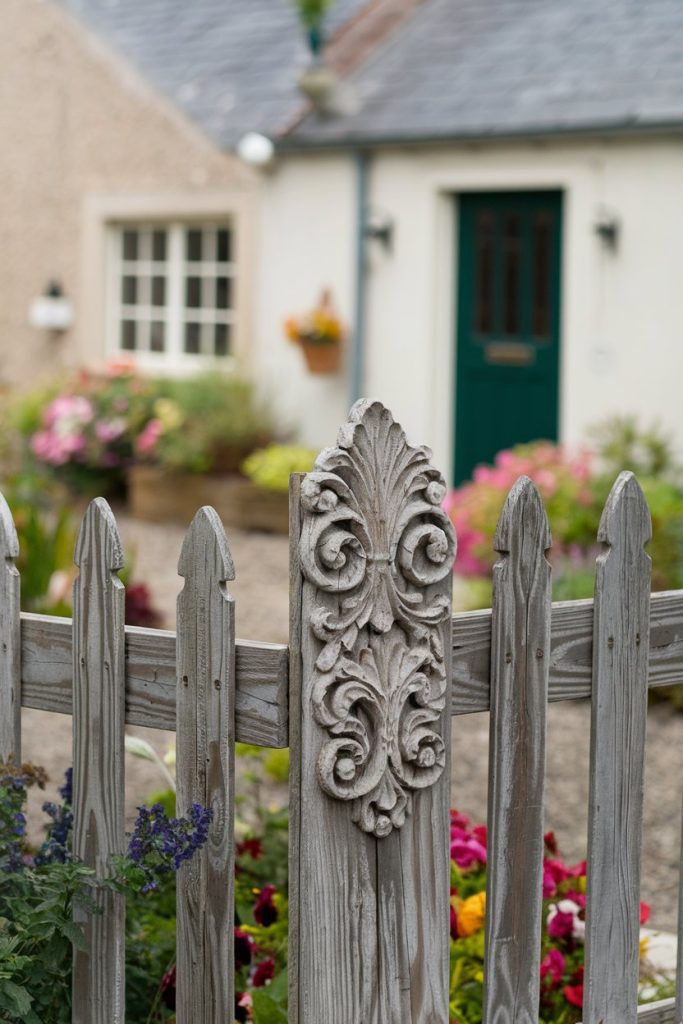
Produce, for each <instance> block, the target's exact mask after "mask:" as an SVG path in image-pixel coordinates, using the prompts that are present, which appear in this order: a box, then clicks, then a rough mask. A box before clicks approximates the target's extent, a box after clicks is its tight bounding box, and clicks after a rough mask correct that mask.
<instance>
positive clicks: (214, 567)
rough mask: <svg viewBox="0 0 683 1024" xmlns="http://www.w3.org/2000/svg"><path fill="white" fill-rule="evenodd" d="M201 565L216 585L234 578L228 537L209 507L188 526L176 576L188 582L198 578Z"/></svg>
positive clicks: (214, 511)
mask: <svg viewBox="0 0 683 1024" xmlns="http://www.w3.org/2000/svg"><path fill="white" fill-rule="evenodd" d="M200 553H201V555H200ZM202 563H203V564H204V567H205V570H206V574H207V576H209V577H213V578H214V579H215V580H216V582H218V583H227V582H228V581H230V580H234V578H235V566H234V563H233V560H232V555H231V554H230V548H229V547H228V538H227V537H226V535H225V530H224V529H223V523H222V522H221V519H220V516H219V515H218V513H217V512H216V510H215V508H212V506H211V505H204V506H203V507H202V508H200V509H199V511H198V512H197V513H196V515H195V517H194V519H193V520H192V522H191V523H190V526H189V528H188V531H187V533H186V534H185V539H184V541H183V546H182V548H181V551H180V558H179V559H178V575H179V576H182V577H184V578H186V579H190V578H192V577H193V576H196V575H197V571H198V568H199V566H200V564H202Z"/></svg>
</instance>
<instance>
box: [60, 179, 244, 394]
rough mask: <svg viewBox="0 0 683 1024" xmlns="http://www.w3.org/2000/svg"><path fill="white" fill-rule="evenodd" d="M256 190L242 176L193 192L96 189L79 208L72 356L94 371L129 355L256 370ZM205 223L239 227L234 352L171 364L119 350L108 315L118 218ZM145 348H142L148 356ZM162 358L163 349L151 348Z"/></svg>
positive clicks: (177, 370)
mask: <svg viewBox="0 0 683 1024" xmlns="http://www.w3.org/2000/svg"><path fill="white" fill-rule="evenodd" d="M256 201H257V190H256V189H255V188H254V186H253V183H250V182H241V183H240V184H239V185H237V184H236V186H235V187H233V188H230V187H229V188H216V187H202V188H196V189H193V190H191V191H188V190H187V189H179V188H170V189H167V190H162V191H140V192H90V193H87V194H86V195H85V196H84V199H83V205H82V208H81V230H82V239H83V245H82V248H81V270H80V288H79V295H80V298H79V302H78V308H77V317H76V322H75V330H74V361H75V362H76V363H78V364H80V365H84V366H88V367H90V368H91V369H93V370H98V369H102V368H104V366H105V365H106V364H107V363H108V362H111V361H112V360H113V361H121V360H122V359H131V357H132V359H131V361H133V362H134V364H135V366H136V367H137V368H138V369H139V370H140V372H142V373H149V374H163V375H164V376H186V375H190V374H192V373H197V372H201V371H202V370H203V369H206V368H208V367H211V368H215V369H220V370H222V371H224V372H226V373H231V372H239V373H241V374H245V375H249V374H250V373H251V372H253V363H254V352H253V347H252V344H251V338H252V322H253V309H252V303H253V288H254V243H255V237H254V235H255V228H256V219H255V218H256ZM175 222H179V223H183V224H200V223H207V224H208V223H217V222H220V223H224V222H228V223H229V224H230V225H231V226H232V231H233V253H232V258H233V262H234V263H235V265H236V267H237V276H236V278H235V287H234V288H233V293H234V294H233V296H232V309H233V313H234V317H235V323H234V328H233V331H234V337H233V338H232V348H231V356H230V357H219V358H218V359H213V360H211V359H210V358H208V357H207V358H204V357H201V356H196V355H195V356H186V358H184V359H179V360H177V361H174V362H171V360H170V359H166V360H165V361H164V357H163V356H162V360H161V361H160V360H159V358H153V359H151V360H149V359H146V358H141V354H140V353H138V354H136V353H130V352H129V353H126V352H125V350H122V349H120V347H119V345H118V339H117V338H116V336H115V335H114V334H113V328H112V318H111V314H110V310H111V303H112V296H113V295H114V294H115V287H116V282H115V281H114V280H112V275H113V270H112V258H111V254H110V247H111V245H112V244H113V243H112V241H111V238H112V236H111V232H110V227H111V226H112V225H120V224H131V225H133V224H152V223H154V224H158V225H163V224H170V223H175ZM144 355H146V354H144V353H143V354H142V356H144ZM152 356H157V353H152Z"/></svg>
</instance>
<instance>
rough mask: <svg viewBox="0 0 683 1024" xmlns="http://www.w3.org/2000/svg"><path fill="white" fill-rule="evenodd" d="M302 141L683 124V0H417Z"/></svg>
mask: <svg viewBox="0 0 683 1024" xmlns="http://www.w3.org/2000/svg"><path fill="white" fill-rule="evenodd" d="M348 84H349V85H350V86H351V87H352V88H353V90H354V91H355V94H356V95H355V102H356V104H357V107H358V109H357V112H355V113H353V114H350V115H347V116H345V117H341V118H334V119H328V120H325V119H323V118H321V117H319V116H315V115H311V116H309V117H307V118H306V119H305V120H304V121H303V122H302V123H301V124H300V125H299V126H298V127H297V128H296V129H295V130H294V132H293V134H292V138H291V141H292V142H296V143H299V144H317V145H320V144H340V143H347V144H349V143H350V142H353V141H355V142H358V141H367V140H372V141H373V142H377V141H382V140H384V141H389V140H391V141H400V140H427V139H458V138H460V139H462V138H470V137H473V138H481V137H484V138H485V137H491V136H494V137H495V136H515V135H536V134H554V133H557V132H582V131H600V130H605V129H611V130H621V131H623V130H637V129H643V128H648V127H655V126H657V127H659V126H667V125H674V124H675V125H677V126H681V125H683V0H425V3H423V4H422V5H421V6H419V7H418V8H417V9H416V10H415V11H414V12H413V14H412V16H411V17H410V18H408V19H407V20H406V21H404V22H403V23H402V24H401V25H400V27H399V28H398V29H397V30H396V31H395V33H394V34H393V35H392V36H391V37H389V38H388V39H387V40H385V42H384V43H383V44H380V46H379V47H378V49H377V50H376V51H375V53H374V54H373V56H372V57H371V58H370V59H369V60H368V61H366V62H365V63H364V64H363V65H362V66H361V67H360V68H359V69H358V70H357V71H356V72H355V73H352V74H351V75H350V76H349V80H348Z"/></svg>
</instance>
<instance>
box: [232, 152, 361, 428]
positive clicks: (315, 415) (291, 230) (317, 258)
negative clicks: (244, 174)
mask: <svg viewBox="0 0 683 1024" xmlns="http://www.w3.org/2000/svg"><path fill="white" fill-rule="evenodd" d="M355 223H356V208H355V192H354V170H353V163H352V160H351V158H350V157H349V156H347V155H344V156H322V157H319V156H308V157H303V158H298V157H297V158H294V157H288V158H286V159H282V160H280V161H279V163H278V164H277V165H276V167H275V168H274V169H273V170H272V171H270V172H269V173H268V175H267V176H266V177H265V178H264V180H263V188H262V194H261V204H260V212H259V231H258V249H257V252H258V262H259V267H260V274H259V277H258V282H257V292H256V307H257V315H256V334H255V337H254V354H253V363H252V365H253V366H254V368H255V369H256V370H257V371H258V372H257V377H258V379H259V380H261V381H263V382H264V384H265V387H266V390H267V392H268V395H269V397H270V398H271V399H272V401H273V402H274V404H275V406H276V408H277V410H278V413H279V415H280V419H281V421H282V423H283V425H284V426H285V427H289V428H291V429H292V430H293V431H294V432H295V433H296V434H297V436H300V437H301V438H302V440H303V441H304V442H306V443H308V444H310V445H311V446H313V447H321V446H322V445H324V444H330V443H331V442H332V441H333V440H334V438H335V437H336V435H337V428H338V425H339V424H340V423H343V422H344V421H345V419H346V414H347V411H348V409H347V406H348V385H347V383H346V372H345V370H342V372H341V373H340V374H338V375H335V376H331V377H328V376H312V375H311V374H309V373H308V372H307V371H306V368H305V364H304V357H303V353H302V352H301V351H300V349H299V348H298V347H297V346H296V345H295V344H293V343H291V342H290V341H288V340H287V339H286V337H285V333H284V329H283V324H284V321H285V320H286V318H287V317H289V316H292V315H300V314H302V313H306V312H307V311H308V310H310V309H311V308H312V307H313V306H314V305H315V303H316V301H317V300H318V298H319V296H320V292H321V290H322V289H323V288H330V289H331V291H332V297H333V300H334V303H335V305H336V307H337V311H338V313H339V315H340V316H341V318H342V320H343V321H344V323H345V324H351V321H352V318H353V304H354V251H355Z"/></svg>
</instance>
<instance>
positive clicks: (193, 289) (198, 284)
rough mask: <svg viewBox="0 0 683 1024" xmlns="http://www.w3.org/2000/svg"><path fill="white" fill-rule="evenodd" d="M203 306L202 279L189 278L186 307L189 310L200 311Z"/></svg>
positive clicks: (186, 288) (186, 286) (186, 283)
mask: <svg viewBox="0 0 683 1024" xmlns="http://www.w3.org/2000/svg"><path fill="white" fill-rule="evenodd" d="M201 304H202V279H201V277H188V278H187V280H186V282H185V305H186V306H187V307H188V308H189V309H199V307H200V306H201Z"/></svg>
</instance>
